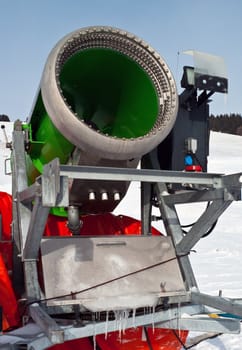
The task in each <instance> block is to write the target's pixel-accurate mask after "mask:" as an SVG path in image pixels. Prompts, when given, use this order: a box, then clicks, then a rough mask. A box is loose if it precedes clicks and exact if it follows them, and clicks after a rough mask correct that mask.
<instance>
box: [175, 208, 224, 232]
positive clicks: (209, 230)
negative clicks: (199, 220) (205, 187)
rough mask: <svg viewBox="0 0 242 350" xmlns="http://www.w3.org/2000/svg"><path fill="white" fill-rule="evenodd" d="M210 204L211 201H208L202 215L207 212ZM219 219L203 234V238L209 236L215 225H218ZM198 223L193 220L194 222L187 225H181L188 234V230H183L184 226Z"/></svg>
mask: <svg viewBox="0 0 242 350" xmlns="http://www.w3.org/2000/svg"><path fill="white" fill-rule="evenodd" d="M209 206H210V202H208V204H207V207H206V209H205V210H204V212H203V213H202V215H203V214H204V213H205V212H206V210H207V209H208V207H209ZM217 222H218V220H216V221H215V222H214V223H213V224H212V225H211V227H210V228H209V229H208V230H207V232H205V233H204V235H203V236H202V238H204V237H207V236H208V235H210V233H211V232H212V231H213V230H214V228H215V226H216V225H217ZM195 224H196V222H193V223H192V224H187V225H181V228H182V232H183V233H184V234H185V235H186V234H187V233H188V232H187V231H185V230H183V229H184V228H189V227H192V226H194V225H195Z"/></svg>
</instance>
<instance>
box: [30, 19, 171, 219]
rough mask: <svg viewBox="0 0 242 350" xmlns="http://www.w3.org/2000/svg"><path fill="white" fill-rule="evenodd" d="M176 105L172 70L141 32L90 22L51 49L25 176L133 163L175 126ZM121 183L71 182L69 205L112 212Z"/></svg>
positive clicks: (122, 190)
mask: <svg viewBox="0 0 242 350" xmlns="http://www.w3.org/2000/svg"><path fill="white" fill-rule="evenodd" d="M177 109H178V96H177V91H176V85H175V82H174V79H173V77H172V74H171V72H170V70H169V68H168V66H167V65H166V63H165V62H164V60H163V59H162V58H161V57H160V55H159V54H158V53H157V52H156V51H155V50H154V49H152V48H151V47H150V46H149V45H148V44H147V43H145V42H144V41H143V40H141V39H140V38H138V37H137V36H135V35H133V34H130V33H128V32H125V31H123V30H119V29H116V28H112V27H103V26H102V27H88V28H83V29H80V30H77V31H75V32H72V33H70V34H69V35H67V36H65V37H64V38H63V39H62V40H60V41H59V42H58V43H57V44H56V46H55V47H54V48H53V50H52V51H51V53H50V55H49V57H48V59H47V62H46V65H45V68H44V71H43V75H42V79H41V83H40V88H39V92H38V94H37V98H36V101H35V103H34V106H33V109H32V111H31V114H30V117H29V119H28V120H27V125H28V129H29V148H28V178H29V182H30V183H33V182H34V181H35V178H36V177H37V176H38V175H39V174H41V173H42V170H43V166H44V165H45V164H47V163H48V162H50V161H51V160H53V159H54V158H59V160H60V163H61V164H71V165H87V166H105V167H106V166H108V167H118V168H120V167H121V168H135V167H137V164H138V161H139V160H140V158H141V157H142V155H144V154H146V153H148V152H150V151H151V150H152V149H154V148H155V147H156V146H157V145H158V144H160V142H161V141H162V140H163V139H165V138H166V136H167V135H168V134H169V132H170V131H171V129H172V127H173V125H174V122H175V119H176V115H177ZM127 187H128V184H127V183H125V182H124V181H123V182H122V181H115V182H110V181H93V180H90V181H85V182H83V181H81V180H73V181H72V183H71V184H70V197H69V198H70V205H71V206H77V207H78V208H80V211H81V213H102V212H110V211H112V210H113V209H114V208H115V207H116V205H117V204H118V203H119V202H120V200H121V199H122V198H123V197H124V195H125V193H126V191H127Z"/></svg>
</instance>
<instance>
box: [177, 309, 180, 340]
mask: <svg viewBox="0 0 242 350" xmlns="http://www.w3.org/2000/svg"><path fill="white" fill-rule="evenodd" d="M180 319H181V303H180V302H179V303H178V304H177V330H178V336H179V337H180V334H181V323H180Z"/></svg>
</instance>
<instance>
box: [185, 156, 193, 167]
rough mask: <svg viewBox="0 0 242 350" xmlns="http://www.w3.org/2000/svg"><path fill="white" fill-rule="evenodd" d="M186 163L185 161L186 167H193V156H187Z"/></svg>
mask: <svg viewBox="0 0 242 350" xmlns="http://www.w3.org/2000/svg"><path fill="white" fill-rule="evenodd" d="M184 161H185V165H193V159H192V156H190V155H189V154H187V155H186V156H185V159H184Z"/></svg>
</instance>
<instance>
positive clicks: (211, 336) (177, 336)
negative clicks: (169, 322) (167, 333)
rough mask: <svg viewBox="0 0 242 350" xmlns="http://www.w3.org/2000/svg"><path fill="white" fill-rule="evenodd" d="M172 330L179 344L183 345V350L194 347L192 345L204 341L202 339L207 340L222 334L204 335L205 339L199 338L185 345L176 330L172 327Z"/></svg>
mask: <svg viewBox="0 0 242 350" xmlns="http://www.w3.org/2000/svg"><path fill="white" fill-rule="evenodd" d="M172 331H173V333H174V335H175V336H176V338H177V340H178V341H179V343H180V344H181V346H182V347H183V349H184V350H189V349H192V348H194V346H196V345H198V344H200V343H202V342H204V341H206V340H208V339H214V338H217V337H219V336H220V335H222V333H216V334H212V335H210V336H208V337H206V338H205V339H200V340H198V341H197V342H195V343H194V344H192V345H189V346H186V345H185V344H184V343H183V341H182V339H181V338H180V337H179V335H178V334H177V332H176V331H175V330H174V329H173V330H172Z"/></svg>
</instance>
